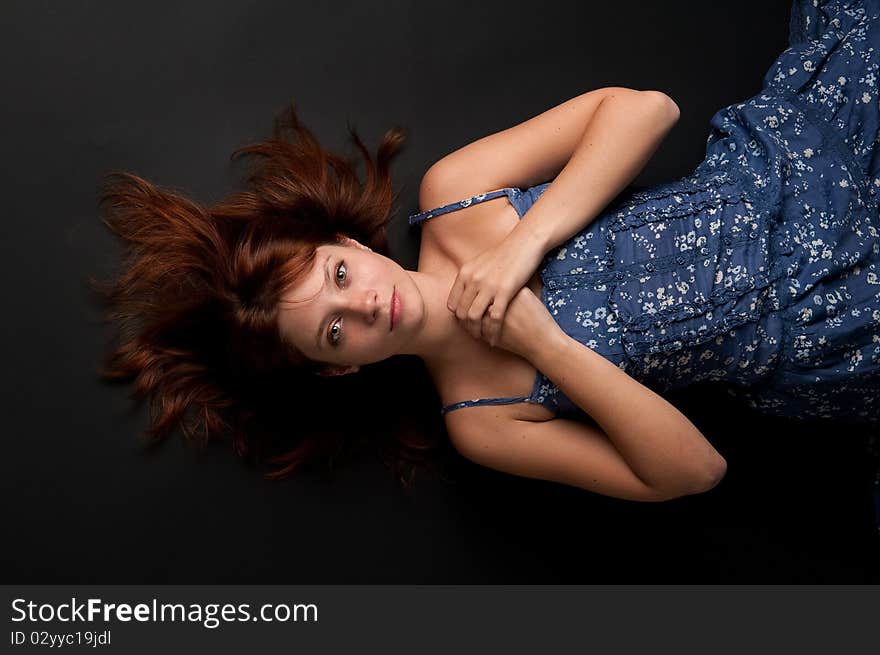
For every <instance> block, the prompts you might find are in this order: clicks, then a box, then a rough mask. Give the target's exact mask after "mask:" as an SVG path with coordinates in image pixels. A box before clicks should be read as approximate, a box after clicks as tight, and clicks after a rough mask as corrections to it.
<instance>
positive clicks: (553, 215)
mask: <svg viewBox="0 0 880 655" xmlns="http://www.w3.org/2000/svg"><path fill="white" fill-rule="evenodd" d="M678 114H679V112H678V107H677V106H676V104H675V103H674V102H673V101H672V100H671V99H670V98H669V97H668V96H667V95H665V94H664V93H661V92H659V91H636V90H634V89H627V88H623V87H606V88H602V89H596V90H594V91H589V92H587V93H582V94H581V95H579V96H577V97H575V98H572V99H570V100H567V101H566V102H563V103H561V104H559V105H557V106H556V107H553V108H551V109H548V110H547V111H545V112H543V113H542V114H539V115H538V116H535V117H534V118H531V119H529V120H527V121H524V122H522V123H520V124H518V125H516V126H514V127H511V128H508V129H506V130H503V131H501V132H497V133H495V134H491V135H489V136H486V137H483V138H481V139H479V140H477V141H474V142H473V143H470V144H468V145H466V146H464V147H462V148H459V149H458V150H456V151H455V152H453V153H451V154H449V155H446V156H445V157H443V158H442V159H441V160H439V161H438V162H436V163H435V164H434V165H433V166H431V168H430V169H429V170H428V172H427V173H426V174H425V175H424V177H423V178H422V183H421V186H420V188H419V205H420V207H421V208H422V209H430V208H431V207H437V206H439V205H442V204H446V203H449V202H454V201H456V200H460V199H461V197H465V196H467V195H476V194H478V193H484V192H486V191H489V190H492V189H497V188H500V187H511V186H515V187H522V188H525V187H529V186H533V185H534V184H538V183H540V182H545V181H547V180H550V179H553V184H551V185H550V186H549V187H548V188H547V189H546V191H544V193H543V194H542V195H541V197H540V198H539V199H538V200H537V201H536V202H535V204H534V205H533V206H532V207H531V208H530V209H529V211H528V212H527V213H526V215H525V216H524V217H523V220H522V221H520V222H519V223H518V224H517V227H516V230H514V232H512V233H511V237H514V238H515V237H529V238H527V239H525V240H526V241H532V240H533V239H538V240H539V241H538V242H537V243H536V246H538V247H542V248H543V250H541V254H542V255H543V254H544V253H545V252H546V251H548V250H550V249H551V248H553V247H554V246H556V245H558V244H559V243H562V242H563V241H565V240H566V239H567V238H568V237H569V236H571V235H572V234H574V233H575V232H577V231H578V230H579V229H581V228H582V227H583V226H584V225H586V224H587V223H589V222H590V221H591V220H592V219H593V218H595V216H596V215H597V214H598V213H599V211H601V210H602V208H604V207H605V205H607V204H608V202H610V201H611V200H612V199H613V198H614V197H615V196H616V195H617V194H618V193H619V192H620V191H621V190H622V189H623V188H624V187H625V186H626V185H627V184H628V183H629V182H631V181H632V180H633V179H634V178H635V176H636V175H637V174H638V172H639V171H640V170H641V169H642V167H643V166H644V165H645V163H647V161H648V159H649V158H650V156H651V154H652V153H653V152H654V151H655V150H656V148H657V146H658V145H659V144H660V142H661V141H662V139H663V137H664V136H665V135H666V134H667V133H668V132H669V130H670V129H671V128H672V126H673V125H674V124H675V122H676V121H677V120H678ZM554 178H555V179H554Z"/></svg>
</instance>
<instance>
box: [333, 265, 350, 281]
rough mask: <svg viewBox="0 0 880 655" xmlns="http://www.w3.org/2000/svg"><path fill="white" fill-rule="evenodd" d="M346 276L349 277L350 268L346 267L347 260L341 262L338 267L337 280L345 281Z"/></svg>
mask: <svg viewBox="0 0 880 655" xmlns="http://www.w3.org/2000/svg"><path fill="white" fill-rule="evenodd" d="M346 277H348V270H347V269H346V268H345V262H339V265H338V266H337V267H336V281H337V282H345V278H346Z"/></svg>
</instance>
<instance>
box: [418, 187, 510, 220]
mask: <svg viewBox="0 0 880 655" xmlns="http://www.w3.org/2000/svg"><path fill="white" fill-rule="evenodd" d="M503 195H506V196H507V198H508V199H509V200H510V202H511V204H512V203H513V201H514V199H515V198H516V197H517V196H520V195H522V189H518V188H516V187H505V188H503V189H497V190H495V191H489V192H487V193H481V194H480V195H477V196H471V197H470V198H467V199H465V200H459V201H458V202H451V203H449V204H448V205H443V206H442V207H437V208H435V209H429V210H428V211H424V212H420V213H418V214H413V215H412V216H410V217H409V224H410V225H415V224H416V223H421V222H422V221H425V220H427V219H429V218H433V217H434V216H441V215H442V214H448V213H449V212H454V211H455V210H457V209H464V208H465V207H470V206H471V205H476V204H477V203H481V202H485V201H486V200H493V199H494V198H500V197H501V196H503Z"/></svg>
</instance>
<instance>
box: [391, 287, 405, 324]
mask: <svg viewBox="0 0 880 655" xmlns="http://www.w3.org/2000/svg"><path fill="white" fill-rule="evenodd" d="M402 310H403V303H401V302H400V296H398V295H397V287H394V291H393V292H392V293H391V312H390V313H391V329H392V330H394V328H395V327H396V326H397V324H398V323H399V322H400V313H401V311H402Z"/></svg>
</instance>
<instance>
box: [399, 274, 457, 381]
mask: <svg viewBox="0 0 880 655" xmlns="http://www.w3.org/2000/svg"><path fill="white" fill-rule="evenodd" d="M407 272H408V273H409V274H410V275H411V276H412V279H413V282H415V284H416V286H417V287H418V289H419V292H420V293H421V296H422V300H423V301H424V303H425V314H424V320H423V322H422V325H421V328H420V330H419V332H418V333H417V334H416V336H415V337H414V339H413V341H412V342H410V344H409V347H408V348H407V349H406V352H405V353H404V354H411V355H417V356H418V357H421V358H422V359H423V360H425V362H426V363H428V364H430V363H432V362H440V361H443V360H445V359H448V358H449V354H450V353H453V352H455V350H456V348H455V346H456V344H458V343H460V342H461V339H462V336H463V335H464V336H466V337H468V338H472V337H470V335H469V334H468V333H467V332H466V331H465V330H464V328H463V327H462V326H461V325H460V324H459V322H458V319H457V318H456V317H455V314H453V313H452V312H450V311H449V309H448V308H447V307H446V300H447V299H448V298H449V291H450V290H451V289H452V284H453V282H454V281H455V278H454V276H451V275H450V274H449V273H445V272H434V271H432V272H430V273H428V272H424V271H407Z"/></svg>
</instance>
